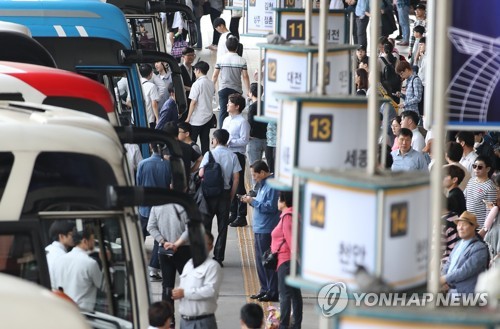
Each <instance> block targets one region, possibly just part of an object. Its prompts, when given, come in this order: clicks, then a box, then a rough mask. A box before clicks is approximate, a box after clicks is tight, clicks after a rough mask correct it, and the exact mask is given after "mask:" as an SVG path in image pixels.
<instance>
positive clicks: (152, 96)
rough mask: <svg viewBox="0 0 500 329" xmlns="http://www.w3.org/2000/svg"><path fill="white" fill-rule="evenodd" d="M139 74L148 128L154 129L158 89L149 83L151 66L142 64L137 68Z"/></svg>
mask: <svg viewBox="0 0 500 329" xmlns="http://www.w3.org/2000/svg"><path fill="white" fill-rule="evenodd" d="M139 73H140V74H141V85H142V95H143V97H144V103H145V104H146V116H147V119H148V123H149V127H150V128H154V127H155V126H156V122H158V117H159V107H158V102H159V101H160V92H159V91H158V87H157V86H156V85H155V84H154V83H153V82H151V81H150V80H151V78H152V77H153V68H152V67H151V65H149V64H142V65H141V66H140V67H139Z"/></svg>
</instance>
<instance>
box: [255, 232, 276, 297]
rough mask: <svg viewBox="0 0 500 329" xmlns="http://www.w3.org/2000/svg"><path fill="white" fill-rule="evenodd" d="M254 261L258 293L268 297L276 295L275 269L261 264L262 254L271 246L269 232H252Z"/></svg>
mask: <svg viewBox="0 0 500 329" xmlns="http://www.w3.org/2000/svg"><path fill="white" fill-rule="evenodd" d="M254 240H255V263H256V265H257V275H258V276H259V282H260V293H266V294H268V295H269V296H270V297H277V296H278V276H277V274H276V272H275V271H273V270H268V269H267V268H265V267H264V266H263V265H262V254H263V253H264V251H266V250H267V249H269V247H271V233H254Z"/></svg>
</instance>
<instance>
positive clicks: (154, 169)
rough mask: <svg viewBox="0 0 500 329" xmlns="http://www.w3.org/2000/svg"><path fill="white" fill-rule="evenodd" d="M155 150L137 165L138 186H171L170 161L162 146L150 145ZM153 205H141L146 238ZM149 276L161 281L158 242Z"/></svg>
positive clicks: (152, 256) (143, 230)
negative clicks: (162, 153)
mask: <svg viewBox="0 0 500 329" xmlns="http://www.w3.org/2000/svg"><path fill="white" fill-rule="evenodd" d="M149 147H150V149H151V151H152V152H153V153H152V154H151V156H150V157H149V158H147V159H144V160H142V161H141V162H139V165H138V167H137V177H136V184H137V186H144V187H163V188H166V189H169V188H170V181H171V179H172V170H171V169H170V161H168V160H165V159H163V158H162V157H161V155H160V154H161V151H160V149H159V148H160V146H159V145H157V144H150V145H149ZM150 212H151V207H139V218H140V220H141V227H142V233H143V235H144V238H145V237H146V236H148V235H149V233H148V230H147V226H148V220H149V213H150ZM149 267H150V272H149V276H150V277H151V279H152V280H155V281H159V280H161V277H160V274H159V273H160V261H159V260H158V242H157V241H155V242H154V246H153V252H152V255H151V261H150V262H149Z"/></svg>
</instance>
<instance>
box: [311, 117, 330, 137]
mask: <svg viewBox="0 0 500 329" xmlns="http://www.w3.org/2000/svg"><path fill="white" fill-rule="evenodd" d="M332 135H333V114H311V115H310V116H309V136H308V140H309V141H310V142H331V141H332Z"/></svg>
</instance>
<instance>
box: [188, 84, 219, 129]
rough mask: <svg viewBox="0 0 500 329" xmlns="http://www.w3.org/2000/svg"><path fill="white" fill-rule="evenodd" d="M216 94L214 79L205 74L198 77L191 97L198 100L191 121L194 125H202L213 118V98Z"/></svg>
mask: <svg viewBox="0 0 500 329" xmlns="http://www.w3.org/2000/svg"><path fill="white" fill-rule="evenodd" d="M214 95H215V85H214V83H213V82H212V80H210V79H208V78H207V76H206V75H203V76H201V77H199V78H198V79H196V81H195V82H194V83H193V85H192V86H191V92H190V93H189V98H190V99H194V100H196V102H197V103H196V105H195V107H194V111H193V113H192V114H191V119H190V120H189V123H190V124H191V125H193V126H202V125H204V124H205V123H207V122H208V121H210V119H211V118H212V115H213V113H214V111H213V109H212V99H213V97H214Z"/></svg>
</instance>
